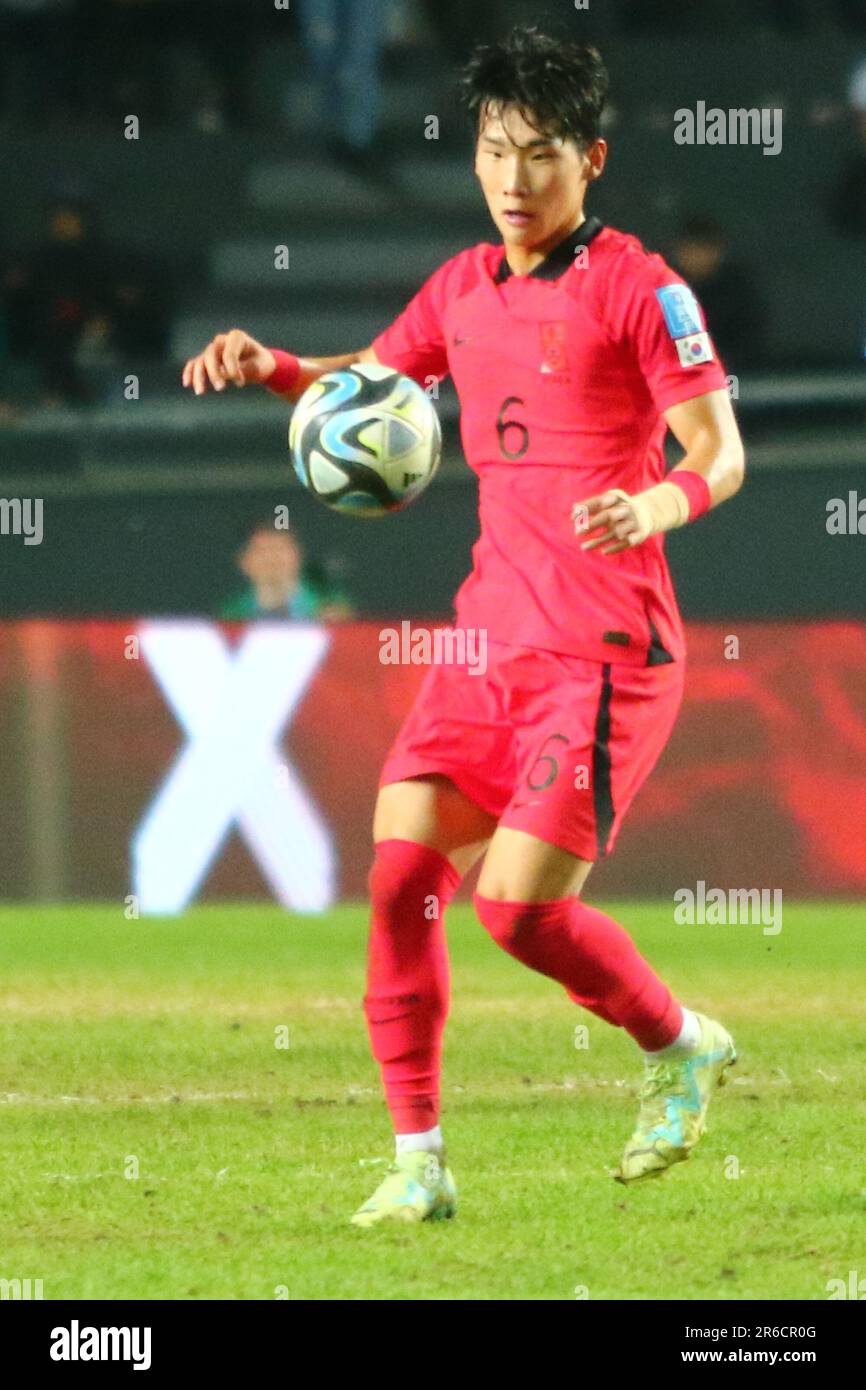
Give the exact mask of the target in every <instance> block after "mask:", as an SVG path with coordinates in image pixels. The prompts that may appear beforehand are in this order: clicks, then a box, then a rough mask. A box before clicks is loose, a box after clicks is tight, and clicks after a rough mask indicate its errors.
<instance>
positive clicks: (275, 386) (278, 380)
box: [265, 348, 301, 395]
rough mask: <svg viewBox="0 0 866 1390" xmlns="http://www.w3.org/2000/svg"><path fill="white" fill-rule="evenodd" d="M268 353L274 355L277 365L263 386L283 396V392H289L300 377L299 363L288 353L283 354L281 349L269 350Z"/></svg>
mask: <svg viewBox="0 0 866 1390" xmlns="http://www.w3.org/2000/svg"><path fill="white" fill-rule="evenodd" d="M270 351H271V352H272V353H273V354H274V357H275V358H276V360H277V365H276V367H275V368H274V370H273V372H272V373H271V375H270V376H269V377H268V379H267V381H266V382H265V385H266V386H267V388H268V390H269V391H276V393H277V395H283V394H284V392H286V391H290V390H291V388H292V387H293V386H294V384H295V382H296V381H297V379H298V377H299V376H300V372H301V363H300V361H299V359H298V358H297V357H293V356H292V354H291V353H290V352H283V349H282V348H271V349H270Z"/></svg>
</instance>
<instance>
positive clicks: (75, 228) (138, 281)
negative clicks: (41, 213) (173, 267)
mask: <svg viewBox="0 0 866 1390" xmlns="http://www.w3.org/2000/svg"><path fill="white" fill-rule="evenodd" d="M94 221H95V215H94V212H93V210H92V209H91V208H90V207H89V206H88V204H87V203H86V202H85V201H84V200H81V199H77V198H57V199H55V200H54V201H53V202H52V203H51V204H50V205H49V209H48V217H47V228H46V236H45V239H44V241H43V242H42V243H41V245H38V246H37V247H36V249H35V250H33V251H32V252H27V253H20V254H18V255H11V256H7V257H6V263H5V267H4V270H3V273H2V279H0V314H2V319H3V322H4V324H5V331H6V339H7V351H8V354H9V356H10V357H11V358H12V359H13V360H14V361H15V362H16V363H17V364H21V363H31V364H32V365H33V367H34V368H35V371H36V373H37V376H38V379H39V382H40V384H41V386H42V389H43V391H44V393H45V404H50V405H60V404H63V405H70V404H86V403H87V402H89V401H90V400H91V398H92V393H91V391H90V389H89V388H88V386H87V383H86V379H85V376H84V375H83V374H82V371H81V369H80V365H79V356H80V353H81V351H82V349H83V347H84V346H85V344H92V343H93V342H98V343H99V344H101V345H102V347H103V348H104V349H105V350H107V351H108V353H109V357H111V356H112V355H113V356H114V358H115V359H116V360H120V361H123V360H124V359H126V360H128V359H129V358H158V357H161V356H163V355H164V353H165V351H166V347H167V342H168V330H169V303H170V286H169V282H168V278H167V272H166V270H165V269H164V268H163V267H161V266H159V265H158V264H157V263H156V262H154V261H153V260H151V259H149V258H148V257H146V256H145V255H143V254H142V253H141V252H138V251H134V250H131V249H129V248H126V247H125V248H124V249H123V250H122V251H120V252H114V251H112V249H111V248H110V247H109V246H107V245H106V244H105V242H104V241H103V240H102V238H101V236H100V235H99V233H98V232H97V231H96V230H95V227H94Z"/></svg>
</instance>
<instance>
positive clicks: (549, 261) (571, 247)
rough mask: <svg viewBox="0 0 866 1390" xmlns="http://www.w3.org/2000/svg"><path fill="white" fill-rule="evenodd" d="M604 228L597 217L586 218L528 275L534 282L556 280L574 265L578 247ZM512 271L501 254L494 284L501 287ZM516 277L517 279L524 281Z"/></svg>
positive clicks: (584, 244)
mask: <svg viewBox="0 0 866 1390" xmlns="http://www.w3.org/2000/svg"><path fill="white" fill-rule="evenodd" d="M603 226H604V223H603V222H600V221H599V220H598V218H597V217H588V218H587V219H586V221H584V222H581V224H580V226H579V227H578V229H577V231H576V232H571V233H570V234H569V235H568V236H567V237H566V238H565V240H564V241H560V242H557V244H556V246H554V248H553V250H552V251H551V252H549V254H548V255H547V256H545V258H544V260H543V261H539V263H538V265H537V266H536V267H535V269H534V270H530V272H529V275H530V277H531V278H532V279H534V280H558V279H559V277H560V275H563V274H564V273H565V271H566V270H568V267H569V266H570V265H574V256H575V252H576V251H577V248H578V247H579V246H588V245H589V243H590V242H591V241H592V239H593V237H594V236H597V235H598V233H599V232H600V231H601V229H602V227H603ZM513 274H514V271H513V270H512V269H511V266H510V265H509V264H508V260H507V258H506V256H505V253H504V252H503V253H502V260H501V261H500V263H499V267H498V269H497V271H496V274H495V275H494V277H493V280H494V283H495V284H497V285H501V284H502V282H503V280H507V279H508V278H509V276H511V275H513ZM524 278H525V277H524V276H518V279H524Z"/></svg>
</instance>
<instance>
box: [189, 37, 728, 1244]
mask: <svg viewBox="0 0 866 1390" xmlns="http://www.w3.org/2000/svg"><path fill="white" fill-rule="evenodd" d="M607 87H608V80H607V73H606V70H605V67H604V65H603V63H602V60H601V57H600V55H599V53H598V51H597V50H596V49H595V48H593V47H591V46H587V45H577V44H572V43H561V42H557V41H554V40H552V39H551V38H549V37H548V36H546V35H543V34H541V33H539V32H538V31H537V30H536V29H534V28H531V27H530V28H526V27H521V28H518V29H516V30H514V31H512V33H511V34H510V35H509V36H508V38H506V39H505V40H503V41H501V42H499V43H496V44H494V45H488V46H483V47H481V48H479V49H477V50H476V51H475V53H474V54H473V56H472V58H471V60H470V62H469V64H468V66H467V68H466V69H465V71H464V75H463V90H464V93H465V97H466V103H467V107H468V111H469V113H470V116H471V117H472V119H473V121H474V122H475V131H476V149H475V172H476V174H477V176H478V180H479V182H480V185H481V190H482V192H483V194H484V197H485V199H486V202H487V206H488V208H489V211H490V215H491V217H492V219H493V221H494V223H495V225H496V228H497V231H498V232H499V234H500V236H501V238H502V243H501V244H492V243H482V244H480V245H478V246H473V247H471V248H469V249H468V250H465V251H463V252H461V253H460V254H458V255H457V256H455V257H453V258H452V259H451V260H449V261H447V262H446V263H445V264H444V265H442V266H440V268H439V269H438V270H436V271H435V272H434V273H433V274H432V275H431V276H430V278H429V280H428V281H427V282H426V284H424V285H423V286H422V287H421V289H420V290H419V292H418V293H417V294H416V295H415V297H414V298H413V299H412V300H411V302H410V303H409V304H408V306H407V307H406V308H405V310H404V311H403V312H402V313H401V314H400V315H399V317H398V318H397V319H396V320H395V321H394V322H393V323H392V324H391V325H390V327H388V328H386V329H385V331H384V332H382V333H381V334H380V335H379V336H378V337H377V338H376V339H375V340H374V341H373V343H372V344H371V345H370V346H369V347H367V348H365V349H364V350H362V351H359V352H351V353H347V354H345V355H343V356H340V357H332V358H325V359H300V360H299V359H298V358H296V357H294V356H292V355H291V354H289V353H286V352H284V351H281V350H271V349H268V348H265V347H264V346H263V345H262V344H260V343H258V342H256V341H255V340H254V339H252V338H250V337H249V335H248V334H245V333H243V332H242V331H241V330H239V329H233V330H232V331H231V332H229V333H228V334H220V335H218V336H217V337H216V338H214V339H213V341H212V342H211V343H210V344H209V345H208V347H207V348H206V349H205V351H204V352H203V353H201V354H200V355H199V356H198V357H196V358H193V359H191V360H190V361H189V362H187V364H186V367H185V368H184V377H183V379H184V383H185V384H186V385H192V386H193V387H194V389H195V391H196V392H197V393H201V392H203V391H204V390H206V388H207V384H208V382H209V383H210V384H211V385H212V386H213V387H214V388H215V389H217V390H222V389H224V388H225V386H226V384H227V382H229V381H234V382H236V383H237V384H239V385H243V384H244V383H245V382H249V381H259V382H265V383H266V385H267V386H268V387H269V388H270V389H271V390H274V391H276V392H278V393H281V394H283V395H285V396H286V397H288V398H289V399H296V398H297V395H298V394H299V393H300V392H301V391H302V390H303V389H304V388H305V387H306V386H307V385H308V384H309V382H310V381H312V380H314V379H315V378H316V377H317V376H318V375H319V374H321V373H322V372H325V371H328V370H331V369H334V368H339V367H343V366H346V365H349V364H351V363H353V362H381V363H384V364H386V365H387V366H390V367H393V368H395V369H397V370H399V371H401V372H405V373H406V374H407V375H409V376H411V377H413V378H414V379H415V380H416V381H418V382H420V383H422V384H425V385H429V384H430V383H431V382H432V381H434V380H441V379H442V378H444V377H445V376H446V374H447V373H449V372H450V373H451V376H452V378H453V380H454V383H455V386H456V389H457V394H458V396H459V398H460V406H461V428H462V439H463V446H464V451H465V455H466V460H467V462H468V464H469V466H470V468H472V470H473V471H474V472H475V473H476V474H477V475H478V481H479V510H480V522H481V534H480V538H479V540H478V542H477V543H476V545H475V547H474V551H473V561H474V563H473V568H472V572H471V574H470V575H469V576H468V578H467V579H466V580H465V581H464V583H463V585H462V586H461V588H460V590H459V593H458V595H457V598H456V626H457V627H458V628H462V629H483V630H485V631H486V634H487V640H488V666H487V670H486V672H485V673H484V674H483V675H478V674H477V673H475V674H472V675H470V674H469V673H468V671H467V670H466V668H465V667H464V668H461V667H460V666H459V665H441V666H438V667H437V666H434V667H432V668H431V670H430V671H429V672H428V674H427V676H426V677H425V680H424V682H423V684H422V687H421V690H420V692H419V695H418V697H417V700H416V702H415V705H414V707H413V709H412V710H411V712H410V714H409V716H408V718H407V720H406V722H405V723H404V725H403V727H402V729H401V730H400V732H399V734H398V736H397V739H396V741H395V743H394V745H393V746H392V748H391V750H390V752H389V754H388V756H387V759H386V762H385V766H384V768H383V770H382V775H381V779H380V790H379V796H378V801H377V805H376V812H375V819H374V827H373V829H374V841H375V855H374V862H373V867H372V869H371V872H370V880H369V882H370V895H371V909H372V922H371V932H370V943H369V960H368V981H367V990H366V995H365V999H364V1007H365V1011H366V1018H367V1024H368V1029H369V1035H370V1039H371V1044H372V1049H373V1053H374V1056H375V1057H376V1060H377V1061H378V1063H379V1065H380V1067H381V1072H382V1079H383V1084H384V1089H385V1094H386V1098H387V1102H388V1106H389V1109H390V1112H391V1116H392V1119H393V1122H394V1129H395V1132H396V1157H395V1160H394V1162H393V1164H392V1165H391V1166H390V1168H389V1169H388V1171H387V1172H386V1174H385V1176H384V1179H383V1181H382V1182H381V1184H380V1185H379V1187H378V1188H377V1190H376V1191H375V1192H374V1193H373V1195H372V1197H371V1198H370V1199H369V1200H368V1201H367V1202H365V1203H364V1205H363V1206H362V1207H361V1208H360V1210H359V1211H358V1212H356V1213H355V1216H354V1217H353V1218H352V1219H353V1221H354V1222H355V1223H356V1224H357V1225H359V1226H371V1225H375V1224H377V1223H379V1222H381V1221H388V1220H394V1219H397V1220H405V1221H420V1220H426V1219H439V1218H442V1217H449V1216H451V1215H453V1214H454V1211H455V1208H456V1193H455V1187H454V1181H453V1178H452V1175H451V1172H450V1170H449V1169H448V1167H447V1166H446V1163H445V1149H444V1143H443V1138H442V1132H441V1129H440V1126H439V1071H440V1051H441V1041H442V1033H443V1028H444V1024H445V1018H446V1012H447V1008H448V996H449V975H448V960H447V954H446V944H445V937H444V932H443V921H442V914H443V911H444V909H445V907H446V906H447V904H448V902H449V901H450V899H451V898H452V896H453V894H454V892H455V890H456V889H457V887H458V885H459V883H460V881H461V879H462V878H463V877H464V875H465V874H466V873H467V872H468V870H469V869H470V868H471V867H472V865H474V864H475V863H476V862H477V861H478V860H479V859H480V858H481V857H482V856H483V865H482V867H481V874H480V878H479V880H478V887H477V891H476V892H475V894H474V904H475V908H476V911H477V913H478V917H479V918H480V920H481V922H482V923H483V925H484V926H485V927H486V929H487V930H488V931H489V932H490V934H491V935H492V937H493V938H494V940H495V941H496V942H498V944H499V945H500V946H501V947H502V948H503V949H504V950H506V951H508V952H509V953H510V954H511V955H512V956H515V957H516V958H517V959H518V960H520V961H522V962H523V963H524V964H525V965H527V966H529V967H530V969H532V970H536V971H539V972H541V973H542V974H544V975H547V976H549V977H550V978H551V979H552V980H555V981H557V982H558V983H559V984H561V985H562V986H563V987H564V988H565V989H566V991H567V992H568V994H569V995H570V997H571V998H572V999H573V1000H575V1001H576V1002H577V1003H579V1004H582V1005H583V1006H584V1007H585V1008H587V1009H589V1010H591V1011H592V1012H593V1013H595V1014H596V1015H598V1017H600V1018H603V1019H605V1020H606V1021H607V1022H608V1023H611V1024H613V1025H615V1026H617V1027H621V1028H624V1029H625V1030H626V1031H627V1032H628V1033H629V1034H630V1036H631V1037H632V1038H633V1039H634V1041H635V1042H636V1044H637V1046H638V1048H640V1049H641V1051H642V1053H643V1056H644V1066H645V1073H644V1081H643V1086H642V1089H641V1095H640V1109H639V1114H638V1118H637V1123H636V1126H635V1129H634V1132H633V1133H632V1135H631V1137H630V1138H629V1139H628V1141H627V1143H626V1145H625V1150H624V1153H623V1155H622V1158H621V1160H620V1164H619V1167H618V1169H617V1170H616V1172H615V1176H616V1177H618V1179H619V1180H620V1181H622V1182H631V1181H633V1180H636V1179H640V1178H644V1177H646V1176H649V1175H650V1174H656V1173H661V1172H663V1171H664V1170H665V1169H666V1168H668V1167H669V1166H670V1165H671V1164H673V1163H677V1162H679V1161H681V1160H683V1159H686V1158H688V1156H689V1154H690V1152H691V1150H692V1148H693V1147H694V1145H695V1143H696V1142H697V1140H698V1139H699V1138H700V1136H701V1134H702V1132H703V1128H704V1121H705V1115H706V1111H707V1106H708V1104H709V1100H710V1097H711V1093H712V1090H713V1089H714V1087H715V1086H716V1085H717V1084H719V1083H721V1082H722V1081H723V1080H724V1075H725V1071H726V1069H727V1068H728V1067H729V1066H730V1065H731V1063H732V1062H733V1061H734V1060H735V1058H736V1053H735V1050H734V1044H733V1041H732V1039H731V1037H730V1035H729V1034H728V1032H727V1031H726V1030H725V1028H724V1027H723V1026H722V1025H721V1024H720V1023H717V1022H715V1021H714V1020H712V1019H709V1018H706V1017H704V1016H703V1015H701V1014H699V1013H695V1012H693V1011H692V1010H691V1009H689V1008H687V1007H685V1006H684V1005H683V1004H682V1003H681V1002H680V1001H679V1000H677V999H675V998H674V997H673V996H672V994H671V992H670V990H669V989H668V987H667V986H666V985H665V984H664V982H663V981H662V980H661V979H660V978H659V977H658V975H657V974H656V973H655V972H654V971H653V969H652V967H651V966H650V965H649V963H648V962H647V961H646V960H645V959H644V958H643V957H642V956H641V955H640V954H639V952H638V951H637V949H636V947H635V946H634V944H633V942H632V940H631V938H630V937H629V935H628V934H627V932H626V931H625V930H624V928H623V927H622V926H620V925H619V924H618V923H617V922H615V921H613V920H612V919H611V918H610V917H608V916H607V915H606V914H604V913H603V912H600V911H599V910H598V909H596V908H593V907H589V906H587V905H586V904H585V903H584V902H583V900H582V897H581V893H582V890H583V887H584V884H585V883H586V879H587V876H588V874H589V872H590V869H591V867H592V865H593V863H594V862H595V860H596V859H598V858H599V857H600V856H603V855H605V854H608V853H610V851H611V849H612V847H613V845H614V842H615V840H616V837H617V834H618V831H619V829H620V826H621V825H622V821H623V817H624V816H625V813H626V811H627V810H628V808H629V805H630V804H631V801H632V799H633V798H634V796H635V794H636V793H637V791H638V789H639V788H640V786H641V784H642V783H643V782H644V780H645V778H646V777H647V776H648V774H649V773H650V771H651V769H652V768H653V766H654V764H655V763H656V761H657V759H658V757H659V755H660V753H661V752H662V749H663V748H664V746H665V743H666V741H667V739H668V736H669V734H670V731H671V728H672V726H673V724H674V721H675V719H676V715H677V712H678V709H679V706H680V702H681V697H682V689H683V663H684V645H683V633H682V626H681V621H680V616H679V612H678V609H677V605H676V600H675V598H674V593H673V589H672V586H671V580H670V575H669V572H668V568H667V564H666V561H665V553H664V533H665V532H666V531H669V530H671V529H672V528H674V527H677V526H682V525H684V524H686V523H691V522H694V521H696V520H697V518H698V517H700V516H701V514H702V513H703V512H705V511H706V510H707V509H708V508H709V507H713V506H717V505H718V504H719V503H721V502H724V501H726V500H727V499H728V498H729V497H731V496H732V495H733V494H734V493H735V492H736V491H737V490H738V489H739V487H740V485H741V483H742V479H743V470H744V459H743V447H742V443H741V440H740V435H739V431H738V428H737V424H736V420H735V417H734V414H733V410H732V408H731V404H730V400H729V397H728V393H727V390H726V376H725V371H724V368H723V366H722V365H721V363H720V362H719V360H718V356H717V353H716V351H715V349H714V346H713V343H712V340H711V339H710V337H709V336H708V333H707V328H706V325H705V322H704V319H703V313H702V310H701V309H700V307H699V305H698V304H697V302H696V300H695V297H694V295H693V294H692V292H691V291H690V289H689V288H688V286H687V285H686V284H685V283H684V282H683V280H682V279H681V278H680V277H679V276H678V275H677V274H675V273H674V272H673V271H672V270H671V269H670V267H669V266H668V265H666V264H665V262H664V260H663V259H662V258H661V257H660V256H659V255H656V254H652V253H650V252H648V251H647V250H645V249H644V247H643V246H642V245H641V243H640V242H639V241H638V240H637V239H636V238H635V237H634V236H631V235H628V234H627V233H624V232H621V231H618V230H617V229H615V228H613V227H609V226H604V225H602V223H601V222H600V221H599V219H598V218H597V217H594V216H589V215H587V214H586V212H585V211H584V200H585V195H586V192H587V189H588V187H589V185H590V184H591V183H592V182H593V181H594V180H595V179H597V178H598V177H599V176H600V175H601V173H602V171H603V169H604V164H605V159H606V155H607V144H606V142H605V141H604V140H603V139H602V138H601V136H600V134H599V131H600V118H601V114H602V110H603V106H604V102H605V98H606V94H607ZM668 427H670V429H671V430H672V431H673V433H674V435H675V437H676V439H677V440H678V442H679V443H680V445H681V446H682V448H683V450H684V454H683V457H682V459H681V460H680V461H679V462H678V464H677V465H676V467H675V468H674V469H673V470H672V471H671V472H670V473H669V474H668V476H667V477H665V476H664V473H665V462H664V454H663V441H664V438H665V434H666V431H667V428H668ZM431 904H433V905H434V907H433V910H432V911H431Z"/></svg>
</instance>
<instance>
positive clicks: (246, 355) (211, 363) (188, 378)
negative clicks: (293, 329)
mask: <svg viewBox="0 0 866 1390" xmlns="http://www.w3.org/2000/svg"><path fill="white" fill-rule="evenodd" d="M276 365H277V363H276V358H275V357H274V354H273V353H272V352H271V351H270V349H269V348H266V347H265V346H264V344H263V343H259V342H257V341H256V339H255V338H253V337H251V336H250V334H249V333H245V332H244V330H243V329H242V328H231V329H229V331H228V333H217V335H216V337H215V338H211V340H210V342H209V343H208V345H207V347H206V348H204V349H203V350H202V351H201V352H200V353H199V354H198V356H197V357H191V358H190V359H189V361H188V362H187V363H186V365H185V366H184V369H183V376H182V378H181V380H182V382H183V385H184V386H191V387H192V388H193V390H194V391H195V394H196V395H197V396H202V395H204V393H205V391H206V390H207V388H208V382H210V384H211V386H212V387H213V389H214V390H215V391H224V390H225V388H226V385H227V383H228V382H229V381H233V382H234V384H235V386H250V385H253V384H254V383H260V382H264V381H267V380H268V378H269V377H270V376H271V374H272V373H273V371H274V369H275V368H276Z"/></svg>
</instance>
